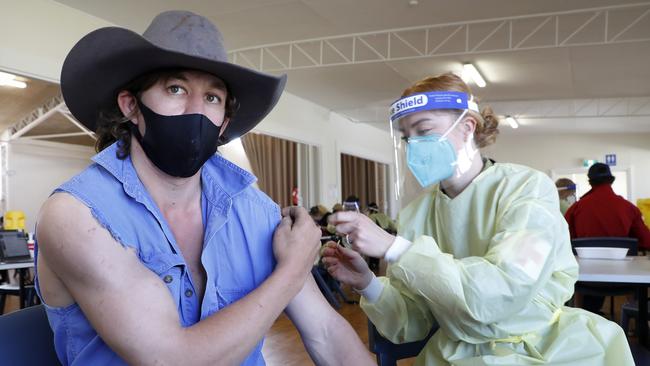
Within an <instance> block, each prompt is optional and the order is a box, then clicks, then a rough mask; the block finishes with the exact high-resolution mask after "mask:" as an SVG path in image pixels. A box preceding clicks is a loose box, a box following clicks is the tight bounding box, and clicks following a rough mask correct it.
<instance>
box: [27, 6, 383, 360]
mask: <svg viewBox="0 0 650 366" xmlns="http://www.w3.org/2000/svg"><path fill="white" fill-rule="evenodd" d="M284 83H285V78H284V77H274V76H271V75H265V74H262V73H258V72H256V71H253V70H248V69H245V68H243V67H240V66H238V65H235V64H231V63H229V62H228V61H227V53H226V50H225V48H224V46H223V40H222V37H221V34H220V33H219V31H218V30H217V28H216V27H215V26H214V25H213V24H212V23H210V21H208V20H207V19H205V18H203V17H201V16H198V15H196V14H192V13H189V12H183V11H171V12H165V13H162V14H160V15H158V16H157V17H156V18H155V19H154V20H153V22H152V23H151V25H150V26H149V28H148V29H147V30H146V31H145V33H144V35H143V36H140V35H138V34H136V33H134V32H131V31H129V30H126V29H122V28H117V27H109V28H102V29H99V30H96V31H93V32H91V33H90V34H88V35H87V36H85V37H84V38H83V39H82V40H80V41H79V42H78V43H77V44H76V45H75V46H74V47H73V49H72V50H71V51H70V53H69V54H68V56H67V58H66V60H65V62H64V65H63V71H62V75H61V87H62V92H63V96H64V98H65V101H66V104H67V105H68V107H69V108H70V111H71V112H72V114H73V115H74V116H75V117H76V118H77V119H78V120H79V121H80V122H81V123H83V124H84V125H85V126H86V127H88V128H89V129H91V130H95V125H96V123H98V124H99V128H98V129H97V136H98V140H97V149H98V151H99V154H98V155H96V156H95V157H94V158H93V160H94V163H93V164H92V165H90V167H88V168H87V169H86V170H84V171H83V172H81V173H80V174H79V175H77V176H76V177H74V178H72V179H71V180H69V181H68V182H66V183H64V184H63V185H61V186H60V187H59V188H57V189H56V191H55V193H54V194H53V195H52V196H51V197H50V198H49V199H48V200H47V201H46V202H45V204H44V206H43V208H42V210H41V212H40V217H39V219H38V233H37V234H38V239H39V241H38V249H40V250H37V269H38V278H37V283H36V286H37V290H38V291H39V295H40V297H41V299H42V300H43V302H44V303H46V304H48V306H47V307H46V311H47V315H48V318H49V322H50V324H51V326H52V329H53V331H54V343H55V347H56V352H57V355H58V357H59V359H60V361H61V363H62V364H63V365H70V364H75V365H125V364H131V365H199V364H200V365H234V364H244V365H263V364H264V359H263V356H262V351H261V350H262V343H263V338H264V334H265V333H266V332H267V331H268V330H269V328H270V327H271V325H272V324H273V322H274V321H275V319H276V318H277V316H278V315H279V314H280V313H281V312H282V311H283V310H284V311H286V313H287V315H288V316H289V318H290V319H291V320H292V321H293V323H294V324H295V325H296V327H297V328H298V330H299V332H300V335H301V336H302V339H303V343H304V344H305V346H306V348H307V351H308V352H309V354H310V355H311V357H312V359H313V360H314V362H315V363H317V364H336V365H340V364H346V363H347V364H355V365H357V364H364V365H365V364H371V363H372V359H371V357H370V355H369V353H368V351H367V350H366V349H365V347H364V345H363V343H361V341H360V340H359V338H358V337H357V335H356V334H355V333H354V331H353V329H352V328H351V327H350V325H349V324H348V323H347V322H346V321H345V320H344V319H343V318H342V317H341V316H340V315H339V314H337V313H336V312H335V311H334V310H333V309H332V308H331V307H330V306H329V305H328V304H327V302H326V301H325V299H324V298H323V297H322V295H321V293H320V292H319V290H318V288H317V286H316V284H315V282H314V280H313V277H312V276H311V269H312V266H313V263H314V259H315V258H316V254H317V253H318V250H319V248H320V245H319V244H320V243H319V237H320V231H319V230H318V229H317V227H316V226H315V225H314V223H313V221H312V220H311V219H310V218H309V216H308V214H307V212H306V211H305V210H304V209H301V208H295V207H292V208H286V209H284V210H282V211H280V209H279V207H278V206H277V205H276V204H275V203H274V202H272V201H271V200H270V199H269V198H268V197H267V196H266V195H264V194H263V193H261V192H260V191H259V190H257V189H255V188H254V187H252V184H253V182H255V177H254V176H252V175H251V174H249V173H247V172H245V171H244V170H242V169H241V168H239V167H237V166H236V165H234V164H233V163H231V162H229V161H227V160H225V159H224V158H222V157H221V156H219V155H215V152H216V150H217V146H218V145H221V144H225V143H226V142H228V141H229V140H231V139H233V138H235V137H238V136H241V135H243V134H245V133H246V132H248V131H249V130H251V129H252V128H253V127H254V126H255V125H256V124H257V123H259V122H260V121H261V120H262V119H263V118H264V116H266V114H267V113H268V112H269V111H270V110H271V109H272V108H273V106H274V105H275V103H276V102H277V100H278V99H279V97H280V94H281V93H282V90H283V87H284ZM236 101H238V102H239V106H240V107H239V110H238V111H237V109H238V108H237V102H236ZM236 112H237V113H236ZM97 116H99V117H100V119H99V120H97Z"/></svg>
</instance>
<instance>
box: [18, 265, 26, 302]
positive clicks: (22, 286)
mask: <svg viewBox="0 0 650 366" xmlns="http://www.w3.org/2000/svg"><path fill="white" fill-rule="evenodd" d="M18 283H19V287H18V297H19V299H20V308H21V309H24V308H25V269H24V268H21V269H18Z"/></svg>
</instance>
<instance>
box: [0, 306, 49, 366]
mask: <svg viewBox="0 0 650 366" xmlns="http://www.w3.org/2000/svg"><path fill="white" fill-rule="evenodd" d="M0 355H2V364H3V365H17V366H20V365H61V364H60V363H59V359H58V358H57V356H56V352H55V350H54V335H53V334H52V330H51V329H50V324H49V323H48V321H47V315H46V314H45V308H44V307H43V305H38V306H32V307H30V308H26V309H22V310H18V311H15V312H13V313H9V314H7V315H3V316H0Z"/></svg>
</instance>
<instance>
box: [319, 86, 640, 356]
mask: <svg viewBox="0 0 650 366" xmlns="http://www.w3.org/2000/svg"><path fill="white" fill-rule="evenodd" d="M391 122H392V123H393V124H394V127H395V128H398V129H399V132H400V133H401V135H402V136H403V138H405V139H406V141H405V142H406V144H405V145H406V152H405V153H406V160H407V164H408V166H409V168H410V170H411V171H412V173H413V175H414V176H415V178H416V179H417V180H418V182H419V183H420V184H421V185H422V186H424V187H429V188H430V189H429V190H428V191H427V192H426V193H424V194H423V195H421V196H420V197H419V198H417V199H415V200H414V201H413V202H411V203H410V204H409V205H408V206H407V207H406V208H404V209H403V210H402V211H401V212H400V215H399V219H398V235H397V236H392V235H390V234H388V233H387V232H385V231H384V230H382V229H381V228H378V227H377V226H376V225H375V224H374V223H373V222H372V221H371V220H370V219H368V218H367V217H366V216H364V215H361V214H357V213H354V212H339V213H337V214H335V215H332V217H331V218H330V222H332V223H333V224H335V225H336V229H337V231H338V232H340V233H342V234H347V235H348V239H349V241H351V243H352V246H353V249H354V250H350V249H346V248H343V247H337V246H336V245H333V243H330V244H328V246H327V247H326V248H325V249H324V252H323V255H324V259H323V261H324V262H325V263H326V265H327V266H328V270H329V272H330V273H331V274H332V275H333V276H334V277H336V278H337V279H338V280H340V281H342V282H345V283H348V284H350V285H352V286H353V287H354V288H355V289H357V290H358V291H359V292H360V293H361V294H362V299H361V307H362V309H363V310H364V312H365V313H366V314H367V315H368V317H369V318H370V320H371V321H372V322H373V323H374V324H375V325H376V327H377V329H378V330H379V332H380V333H381V334H383V335H384V336H385V337H386V338H388V339H390V340H391V341H393V342H395V343H403V342H410V341H415V340H420V339H423V338H424V337H425V336H426V335H427V333H428V332H429V330H430V329H431V328H432V327H433V326H434V325H435V324H437V325H439V327H440V328H439V330H438V331H437V332H436V333H435V334H434V335H433V337H431V339H430V340H429V341H428V343H427V344H426V346H425V347H424V349H423V350H422V352H421V353H420V355H419V356H418V358H417V361H416V365H543V364H548V365H571V366H578V365H585V366H596V365H634V361H633V359H632V355H631V353H630V349H629V346H628V343H627V339H626V337H625V335H624V333H623V331H622V329H621V328H620V327H619V326H618V325H617V324H615V323H613V322H610V321H608V320H606V319H604V318H602V317H600V316H598V315H595V314H592V313H589V312H587V311H584V310H581V309H576V308H570V307H566V306H564V304H565V302H566V301H567V300H569V299H570V298H571V295H572V293H573V287H574V284H575V282H576V280H577V278H578V264H577V263H576V260H575V258H574V256H573V254H572V252H571V244H570V241H569V231H568V229H567V224H566V222H565V220H564V218H563V217H562V215H561V214H560V211H559V210H558V205H559V203H558V195H557V190H556V188H555V185H554V184H553V182H552V181H551V180H550V179H549V178H548V177H547V176H546V175H545V174H543V173H541V172H538V171H536V170H533V169H530V168H527V167H525V166H521V165H515V164H507V163H492V162H490V161H489V160H485V159H483V158H482V157H481V154H480V152H479V151H478V148H481V147H484V146H486V145H488V144H490V143H492V142H494V140H495V137H496V134H497V132H498V129H497V125H498V120H497V118H496V116H494V115H493V113H492V111H491V109H490V108H482V112H479V106H478V105H477V103H476V100H475V99H474V97H473V96H472V94H471V91H470V89H469V88H468V87H467V85H466V84H465V83H464V82H463V81H462V80H461V79H460V78H459V77H457V76H456V75H453V74H444V75H441V76H438V77H432V78H427V79H424V80H421V81H419V82H417V83H415V84H414V85H413V86H411V87H410V88H408V89H407V90H405V91H404V93H403V95H402V98H401V99H400V100H398V101H397V102H395V103H394V104H393V105H392V106H391ZM521 148H525V146H522V147H521ZM540 153H542V152H540ZM359 253H361V254H365V255H368V256H373V257H380V258H381V257H383V258H385V259H386V260H388V261H389V263H390V265H389V267H388V270H387V276H386V277H382V278H376V277H375V276H374V274H373V273H372V272H371V271H370V270H369V269H368V267H367V265H366V262H365V261H364V260H363V258H362V257H361V255H360V254H359Z"/></svg>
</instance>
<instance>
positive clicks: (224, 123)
mask: <svg viewBox="0 0 650 366" xmlns="http://www.w3.org/2000/svg"><path fill="white" fill-rule="evenodd" d="M229 123H230V118H228V117H223V123H221V130H220V131H219V137H221V136H223V133H224V132H226V128H227V127H228V124H229Z"/></svg>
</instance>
